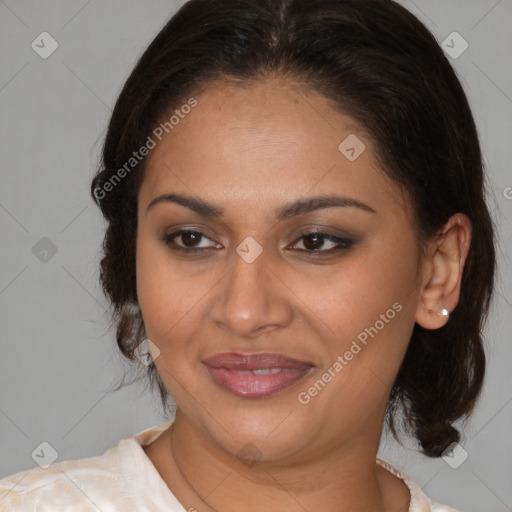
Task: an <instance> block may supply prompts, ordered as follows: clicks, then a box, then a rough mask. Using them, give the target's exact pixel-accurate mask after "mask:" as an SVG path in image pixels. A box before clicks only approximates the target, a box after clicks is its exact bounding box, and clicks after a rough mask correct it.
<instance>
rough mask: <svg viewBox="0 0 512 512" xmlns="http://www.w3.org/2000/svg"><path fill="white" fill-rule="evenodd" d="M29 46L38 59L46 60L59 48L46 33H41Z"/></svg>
mask: <svg viewBox="0 0 512 512" xmlns="http://www.w3.org/2000/svg"><path fill="white" fill-rule="evenodd" d="M30 46H31V47H32V50H34V51H35V52H36V53H37V54H38V55H39V57H41V58H42V59H47V58H48V57H50V55H52V53H53V52H54V51H55V50H56V49H57V48H58V47H59V43H57V41H56V40H55V39H54V38H53V37H52V36H51V35H50V34H48V32H41V33H40V34H39V35H38V36H37V37H36V38H35V39H34V40H33V41H32V43H31V45H30Z"/></svg>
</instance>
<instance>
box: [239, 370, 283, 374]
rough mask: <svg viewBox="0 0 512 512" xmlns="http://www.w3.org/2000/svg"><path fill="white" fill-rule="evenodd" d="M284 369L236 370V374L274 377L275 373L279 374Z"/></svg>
mask: <svg viewBox="0 0 512 512" xmlns="http://www.w3.org/2000/svg"><path fill="white" fill-rule="evenodd" d="M281 370H282V368H262V369H260V370H235V373H239V374H240V375H249V374H252V375H273V374H274V373H279V372H280V371H281Z"/></svg>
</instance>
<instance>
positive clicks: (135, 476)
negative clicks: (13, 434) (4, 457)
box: [0, 421, 457, 512]
mask: <svg viewBox="0 0 512 512" xmlns="http://www.w3.org/2000/svg"><path fill="white" fill-rule="evenodd" d="M171 423H172V421H169V422H167V423H163V424H161V425H157V426H154V427H151V428H148V429H146V430H143V431H142V432H139V433H138V434H136V435H134V436H133V437H131V438H128V439H122V440H121V441H119V443H118V444H117V445H116V446H113V447H111V448H109V449H108V450H106V451H105V452H104V453H103V454H102V455H97V456H95V457H88V458H83V459H74V460H65V461H56V462H54V463H53V464H51V465H50V466H49V467H48V468H47V469H43V468H42V467H39V466H37V467H35V468H31V469H28V470H26V471H20V472H19V473H15V474H13V475H10V476H8V477H6V478H4V479H2V480H0V512H7V511H9V512H11V511H16V512H55V511H57V512H71V511H72V512H93V511H94V512H125V511H137V512H157V511H158V512H162V511H166V512H187V511H186V509H185V508H184V507H183V506H182V505H181V504H180V503H179V502H178V500H177V499H176V498H175V497H174V495H173V494H172V492H171V490H170V489H169V487H168V486H167V484H166V483H165V482H164V480H163V479H162V477H161V476H160V474H159V473H158V471H157V470H156V468H155V467H154V466H153V464H152V462H151V460H150V459H149V458H148V457H147V455H146V453H145V452H144V450H143V449H142V446H145V445H146V444H149V443H150V442H152V441H153V440H154V439H156V438H157V437H158V436H159V435H160V434H161V433H162V432H163V431H164V430H166V429H167V428H168V427H169V426H170V425H171ZM377 462H378V463H379V464H380V465H381V466H383V467H384V468H385V469H387V470H388V471H390V472H391V473H393V474H394V475H395V476H397V477H398V478H400V479H402V480H403V481H404V482H405V484H406V485H407V487H408V488H409V489H410V491H411V505H410V508H409V512H457V511H456V510H455V509H453V508H450V507H447V506H445V505H440V504H439V503H434V502H432V501H431V500H430V499H429V498H427V496H425V494H424V493H423V491H422V490H421V489H420V488H419V487H418V485H417V484H416V483H415V482H414V481H413V480H411V478H409V476H407V475H406V474H405V473H403V472H401V471H399V470H398V469H396V468H394V467H393V466H391V465H390V464H388V463H387V462H384V461H382V460H380V459H377Z"/></svg>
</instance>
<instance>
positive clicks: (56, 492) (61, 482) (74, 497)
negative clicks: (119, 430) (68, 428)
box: [0, 440, 125, 512]
mask: <svg viewBox="0 0 512 512" xmlns="http://www.w3.org/2000/svg"><path fill="white" fill-rule="evenodd" d="M123 442H125V440H123V441H120V442H119V443H118V444H117V445H116V446H115V447H112V448H109V449H108V450H107V451H105V452H104V453H103V454H102V455H98V456H95V457H88V458H84V459H73V460H65V461H60V462H54V463H53V464H52V465H51V466H50V467H48V468H47V469H44V468H42V467H36V468H31V469H28V470H26V471H20V472H18V473H14V474H12V475H10V476H8V477H6V478H3V479H1V480H0V511H1V512H7V511H14V510H16V511H20V512H22V511H23V512H24V511H29V510H39V507H40V506H41V505H42V504H44V505H52V506H54V507H55V508H56V509H57V507H61V508H59V510H66V507H67V506H69V505H70V504H72V503H74V504H82V503H84V504H88V505H90V507H91V510H98V508H97V507H100V509H101V505H99V503H96V500H97V501H101V498H100V497H99V492H98V491H99V489H109V494H116V493H119V492H124V488H123V480H122V478H121V477H120V474H119V472H118V464H117V462H118V460H117V459H118V454H119V450H120V449H122V447H123ZM81 510H89V508H82V509H81Z"/></svg>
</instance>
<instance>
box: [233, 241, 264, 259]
mask: <svg viewBox="0 0 512 512" xmlns="http://www.w3.org/2000/svg"><path fill="white" fill-rule="evenodd" d="M236 252H237V254H238V255H239V256H240V257H241V258H242V259H243V260H244V261H245V262H246V263H252V262H253V261H254V260H255V259H256V258H257V257H258V256H259V255H260V254H261V253H262V252H263V247H261V245H260V244H259V243H258V242H256V240H254V238H253V237H252V236H248V237H247V238H245V239H244V240H243V242H242V243H241V244H240V245H239V246H238V247H237V248H236Z"/></svg>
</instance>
